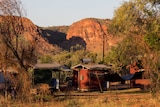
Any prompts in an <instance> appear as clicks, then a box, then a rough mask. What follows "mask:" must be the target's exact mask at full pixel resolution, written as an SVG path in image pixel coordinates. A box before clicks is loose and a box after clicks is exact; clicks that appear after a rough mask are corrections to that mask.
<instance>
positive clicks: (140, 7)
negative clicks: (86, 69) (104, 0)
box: [105, 0, 160, 92]
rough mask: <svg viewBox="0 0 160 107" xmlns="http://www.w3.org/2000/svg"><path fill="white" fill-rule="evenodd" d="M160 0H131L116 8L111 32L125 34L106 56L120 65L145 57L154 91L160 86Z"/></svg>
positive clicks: (147, 71)
mask: <svg viewBox="0 0 160 107" xmlns="http://www.w3.org/2000/svg"><path fill="white" fill-rule="evenodd" d="M159 12H160V2H159V0H130V1H129V2H124V3H123V5H122V6H121V7H119V8H118V9H117V10H116V11H115V15H114V17H113V20H112V23H111V26H110V28H109V29H110V32H111V33H112V32H113V34H116V35H120V36H123V38H124V40H123V41H122V42H121V44H118V46H117V47H114V48H113V49H112V51H111V52H110V54H109V55H108V56H107V57H106V58H105V60H106V63H109V62H110V63H112V64H114V65H115V66H116V67H118V66H123V65H125V64H129V63H132V61H134V60H137V59H141V58H143V60H142V65H143V67H144V68H145V69H146V72H145V73H146V75H145V76H146V77H148V78H149V79H150V80H151V87H152V90H151V91H152V92H158V91H159V90H160V87H159V77H160V73H159V68H160V62H159V60H158V59H159V58H160V56H159V53H160V51H159V50H160V45H159V44H160V35H159V32H160V20H159V18H160V14H159Z"/></svg>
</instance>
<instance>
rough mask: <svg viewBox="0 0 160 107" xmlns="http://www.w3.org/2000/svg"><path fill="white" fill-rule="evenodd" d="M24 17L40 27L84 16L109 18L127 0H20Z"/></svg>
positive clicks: (75, 19) (70, 22)
mask: <svg viewBox="0 0 160 107" xmlns="http://www.w3.org/2000/svg"><path fill="white" fill-rule="evenodd" d="M21 1H22V4H23V7H24V9H25V11H26V17H27V18H29V19H30V20H31V21H32V22H33V23H34V24H36V25H38V26H41V27H48V26H60V25H71V24H72V23H74V22H76V21H79V20H81V19H84V18H100V19H106V18H109V19H111V18H112V17H113V16H114V10H115V9H117V8H118V7H119V6H120V5H121V4H122V3H123V2H124V1H129V0H21Z"/></svg>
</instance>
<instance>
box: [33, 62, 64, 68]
mask: <svg viewBox="0 0 160 107" xmlns="http://www.w3.org/2000/svg"><path fill="white" fill-rule="evenodd" d="M61 67H62V65H61V64H58V63H37V64H36V65H35V66H34V69H60V68H61Z"/></svg>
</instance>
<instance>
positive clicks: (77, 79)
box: [71, 63, 111, 92]
mask: <svg viewBox="0 0 160 107" xmlns="http://www.w3.org/2000/svg"><path fill="white" fill-rule="evenodd" d="M71 69H73V81H72V82H73V83H72V85H73V86H74V87H75V88H77V89H78V90H79V91H93V90H100V91H101V92H102V91H103V88H104V87H105V85H104V83H105V81H104V74H105V73H107V72H109V70H110V69H111V67H110V66H106V65H104V64H95V63H80V64H78V65H75V66H73V67H71Z"/></svg>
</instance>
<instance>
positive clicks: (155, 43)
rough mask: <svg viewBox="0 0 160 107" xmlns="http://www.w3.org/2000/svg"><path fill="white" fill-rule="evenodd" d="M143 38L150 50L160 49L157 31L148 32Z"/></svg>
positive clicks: (159, 38)
mask: <svg viewBox="0 0 160 107" xmlns="http://www.w3.org/2000/svg"><path fill="white" fill-rule="evenodd" d="M144 40H145V41H146V42H147V44H148V45H149V47H150V48H151V49H152V50H156V51H158V50H159V49H160V37H159V34H157V33H149V34H148V35H146V36H144Z"/></svg>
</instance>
